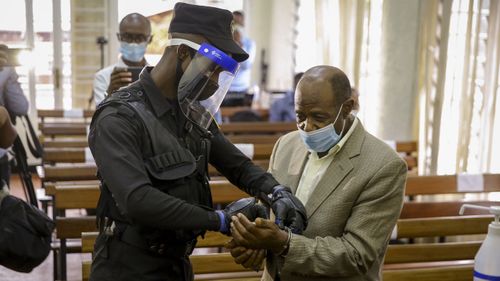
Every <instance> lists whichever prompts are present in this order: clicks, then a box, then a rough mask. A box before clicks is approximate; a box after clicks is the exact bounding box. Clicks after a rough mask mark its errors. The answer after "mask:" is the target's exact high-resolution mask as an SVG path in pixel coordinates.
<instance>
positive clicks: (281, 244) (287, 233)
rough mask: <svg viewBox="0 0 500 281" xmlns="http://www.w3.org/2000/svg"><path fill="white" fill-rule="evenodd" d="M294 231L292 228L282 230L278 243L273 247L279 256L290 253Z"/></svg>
mask: <svg viewBox="0 0 500 281" xmlns="http://www.w3.org/2000/svg"><path fill="white" fill-rule="evenodd" d="M291 238H292V232H291V230H290V229H288V228H287V229H286V230H280V231H279V234H278V237H277V239H276V240H277V241H278V243H277V245H276V247H274V248H273V249H272V251H273V253H274V254H275V255H278V256H284V255H286V253H288V248H289V246H290V240H291Z"/></svg>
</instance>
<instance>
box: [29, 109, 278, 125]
mask: <svg viewBox="0 0 500 281" xmlns="http://www.w3.org/2000/svg"><path fill="white" fill-rule="evenodd" d="M247 110H251V111H254V112H256V113H257V114H259V116H261V117H262V118H263V119H264V120H267V119H268V118H269V110H268V109H252V108H251V107H248V106H234V107H221V108H220V111H221V115H222V118H229V117H231V116H232V115H234V114H235V113H238V112H241V111H247ZM94 112H95V110H88V109H72V110H63V109H49V110H45V109H39V110H38V111H37V113H38V118H40V122H41V123H45V122H47V119H48V118H52V119H56V118H82V117H83V118H91V117H92V116H93V115H94Z"/></svg>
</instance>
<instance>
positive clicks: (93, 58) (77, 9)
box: [71, 0, 117, 108]
mask: <svg viewBox="0 0 500 281" xmlns="http://www.w3.org/2000/svg"><path fill="white" fill-rule="evenodd" d="M111 10H113V12H112V13H110V11H111ZM115 10H116V0H111V1H102V0H72V1H71V57H72V65H71V70H72V86H73V87H72V98H73V107H74V108H86V107H87V106H88V100H89V98H90V97H91V94H92V82H93V79H94V73H95V72H96V71H98V70H99V69H100V68H101V62H100V50H99V45H98V44H97V43H96V39H97V37H99V36H104V37H106V38H107V39H108V41H111V45H112V47H113V48H116V43H115V42H114V41H113V40H114V37H116V35H114V33H113V34H111V33H112V32H113V31H114V28H111V27H110V25H112V24H110V22H113V23H114V22H116V21H117V19H116V13H117V12H116V11H115ZM110 15H111V16H110ZM113 16H114V18H113ZM113 27H116V23H114V25H113ZM111 36H114V37H113V38H111ZM115 41H116V40H115ZM104 54H105V56H104V57H105V60H104V62H105V63H104V64H105V65H108V64H109V63H110V61H115V60H116V58H110V56H109V54H116V51H114V50H110V47H109V44H108V45H107V46H106V47H105V50H104Z"/></svg>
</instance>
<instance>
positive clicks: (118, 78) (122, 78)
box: [106, 67, 132, 95]
mask: <svg viewBox="0 0 500 281" xmlns="http://www.w3.org/2000/svg"><path fill="white" fill-rule="evenodd" d="M130 83H132V72H128V71H127V68H125V67H115V68H114V69H113V72H112V73H111V79H110V81H109V86H108V90H107V91H106V92H107V93H108V95H111V94H113V92H115V91H116V90H118V89H120V88H121V87H124V86H127V85H128V84H130Z"/></svg>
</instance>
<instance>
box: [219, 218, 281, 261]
mask: <svg viewBox="0 0 500 281" xmlns="http://www.w3.org/2000/svg"><path fill="white" fill-rule="evenodd" d="M231 235H232V237H233V239H232V240H231V241H229V243H227V245H226V248H228V249H230V251H231V255H232V256H233V257H234V260H235V262H236V263H238V264H241V265H243V266H244V267H246V268H251V269H254V270H258V269H260V268H261V265H262V262H263V260H264V258H265V257H266V250H271V251H272V252H273V253H275V254H279V253H281V252H282V251H283V250H284V248H285V246H286V242H287V238H288V234H287V232H286V231H284V230H281V229H280V228H279V227H278V226H277V225H276V224H275V223H274V222H273V221H271V220H267V219H262V218H257V219H256V220H255V222H251V221H250V220H248V218H247V217H245V216H244V215H243V214H241V213H240V214H238V215H237V216H233V217H232V222H231Z"/></svg>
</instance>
